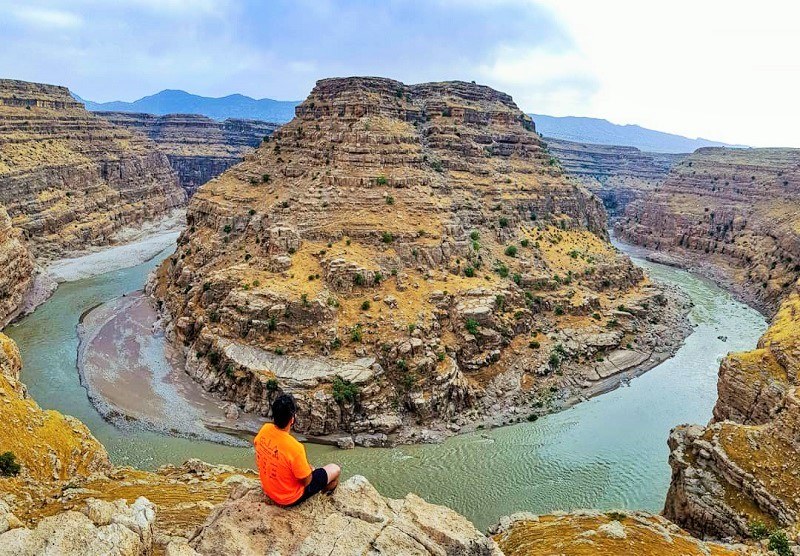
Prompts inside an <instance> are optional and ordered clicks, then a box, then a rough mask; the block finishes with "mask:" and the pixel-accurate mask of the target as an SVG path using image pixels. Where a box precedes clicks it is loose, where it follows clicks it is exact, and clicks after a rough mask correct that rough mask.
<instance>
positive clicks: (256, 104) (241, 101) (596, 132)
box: [73, 89, 745, 153]
mask: <svg viewBox="0 0 800 556" xmlns="http://www.w3.org/2000/svg"><path fill="white" fill-rule="evenodd" d="M73 96H74V97H75V99H76V100H78V101H80V102H82V103H84V104H85V105H86V108H87V110H91V111H93V112H98V111H114V112H145V113H147V114H157V115H161V116H163V115H165V114H203V115H204V116H208V117H209V118H213V119H215V120H225V119H228V118H245V119H250V120H264V121H267V122H275V123H286V122H288V121H289V120H291V119H292V118H294V107H295V106H297V105H298V104H300V101H293V100H272V99H271V98H262V99H255V98H251V97H248V96H245V95H239V94H233V95H228V96H225V97H220V98H212V97H203V96H200V95H193V94H191V93H187V92H186V91H180V90H175V89H165V90H163V91H161V92H160V93H156V94H154V95H150V96H146V97H143V98H140V99H139V100H135V101H133V102H123V101H119V100H117V101H113V102H92V101H91V100H85V99H82V98H81V97H79V96H78V95H75V94H73ZM530 116H531V117H532V118H533V120H534V122H536V129H537V131H538V132H539V133H540V134H542V135H544V136H545V137H552V138H554V139H563V140H565V141H575V142H578V143H596V144H600V145H621V146H627V147H637V148H638V149H640V150H643V151H649V152H659V153H690V152H692V151H694V150H695V149H698V148H700V147H744V146H745V145H729V144H727V143H721V142H719V141H709V140H707V139H690V138H689V137H683V136H681V135H674V134H672V133H664V132H662V131H655V130H652V129H646V128H643V127H640V126H638V125H617V124H612V123H611V122H609V121H607V120H600V119H597V118H582V117H576V116H566V117H555V116H545V115H543V114H530Z"/></svg>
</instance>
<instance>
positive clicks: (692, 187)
mask: <svg viewBox="0 0 800 556" xmlns="http://www.w3.org/2000/svg"><path fill="white" fill-rule="evenodd" d="M798 206H800V149H720V148H705V149H699V150H697V151H696V152H695V153H693V154H692V155H690V156H688V157H687V158H685V159H684V160H682V161H681V162H680V163H678V164H677V165H675V166H674V167H673V168H672V170H671V171H670V174H669V176H668V177H667V179H666V180H665V181H664V183H663V185H662V186H660V187H658V188H657V189H656V190H654V191H653V192H652V193H651V194H649V195H648V196H647V198H645V199H639V200H638V201H634V202H633V203H631V204H630V205H628V207H627V209H626V211H625V216H624V217H623V218H622V219H621V220H620V221H619V222H618V224H617V226H616V227H615V230H616V232H617V233H618V234H619V236H620V237H621V238H623V239H625V240H626V241H629V242H632V243H636V244H639V245H643V246H645V247H648V248H652V249H656V250H659V251H662V252H667V253H669V254H671V255H673V256H675V257H676V258H678V259H680V260H682V261H683V262H685V263H687V264H688V265H690V266H692V267H694V268H696V269H697V270H699V271H701V272H703V271H704V272H706V273H707V274H713V275H714V277H715V278H717V279H718V280H720V281H723V282H726V283H728V284H729V285H731V286H732V287H734V288H735V289H736V290H737V291H738V292H739V293H741V294H742V295H743V296H744V297H745V298H746V299H747V300H749V301H750V302H752V303H754V304H756V305H757V306H758V307H760V308H762V309H764V310H765V311H766V312H768V313H770V314H772V313H774V312H775V311H776V310H777V307H778V305H779V303H780V300H781V299H782V298H783V296H784V294H785V292H786V291H787V290H788V289H789V288H790V286H791V285H792V284H794V283H795V282H796V281H797V278H798V276H800V228H799V227H798V218H797V215H798Z"/></svg>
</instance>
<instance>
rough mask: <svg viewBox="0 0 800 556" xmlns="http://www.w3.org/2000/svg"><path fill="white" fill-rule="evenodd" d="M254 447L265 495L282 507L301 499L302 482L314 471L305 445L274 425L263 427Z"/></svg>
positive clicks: (268, 424)
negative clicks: (309, 462) (307, 456)
mask: <svg viewBox="0 0 800 556" xmlns="http://www.w3.org/2000/svg"><path fill="white" fill-rule="evenodd" d="M253 444H254V445H255V448H256V463H257V464H258V474H259V477H260V478H261V487H262V488H263V489H264V493H265V494H266V495H267V496H269V497H270V498H271V499H272V500H273V501H275V502H276V503H278V504H281V505H288V504H292V503H294V502H296V501H297V500H299V499H300V497H301V496H302V495H303V490H304V484H303V482H302V479H305V478H306V477H308V476H309V475H310V474H311V471H312V469H311V466H310V465H309V464H308V460H307V459H306V450H305V448H304V447H303V445H302V444H300V443H299V442H298V441H297V440H295V439H294V438H293V437H292V435H291V434H289V433H288V432H286V431H283V430H281V429H279V428H278V427H276V426H275V425H273V424H272V423H267V424H266V425H264V426H263V427H261V430H260V431H259V433H258V435H257V436H256V438H255V440H254V441H253Z"/></svg>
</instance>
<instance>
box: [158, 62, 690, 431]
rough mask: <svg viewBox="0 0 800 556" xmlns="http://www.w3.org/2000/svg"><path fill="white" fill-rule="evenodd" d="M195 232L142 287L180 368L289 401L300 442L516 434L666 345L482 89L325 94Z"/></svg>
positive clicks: (327, 85)
mask: <svg viewBox="0 0 800 556" xmlns="http://www.w3.org/2000/svg"><path fill="white" fill-rule="evenodd" d="M187 220H188V228H187V230H186V232H185V233H184V234H183V235H182V237H181V238H180V240H179V248H178V250H177V252H176V254H175V255H174V256H173V257H171V258H170V259H168V260H167V261H165V263H164V264H163V265H162V267H161V268H160V270H159V276H158V280H157V281H156V283H154V284H153V285H152V290H153V291H154V292H155V293H156V294H157V295H158V296H159V297H160V298H161V299H162V301H163V304H164V307H165V309H166V311H167V313H168V315H169V318H171V319H172V325H171V327H170V328H171V333H172V334H173V335H174V337H175V339H176V340H177V341H178V342H180V343H182V344H183V345H185V346H186V356H187V370H188V372H189V374H190V375H192V376H193V377H194V378H195V379H196V380H198V381H200V382H201V383H202V384H203V386H204V387H205V388H206V389H208V390H210V391H213V392H216V393H218V394H219V395H220V396H221V397H223V398H225V399H227V400H230V401H233V402H235V403H238V404H239V405H241V406H243V407H244V408H245V409H246V410H249V411H259V412H261V413H262V414H264V415H268V412H269V404H270V401H271V400H272V399H273V398H274V396H275V395H276V394H277V393H278V392H280V391H285V392H291V393H293V394H294V395H296V396H297V397H299V398H300V399H301V402H302V403H301V404H300V406H301V408H303V414H301V416H300V417H301V418H300V429H301V431H302V432H305V433H308V434H329V433H334V432H338V431H347V432H349V433H354V434H356V435H362V434H365V435H377V436H373V437H370V438H367V437H363V436H357V437H356V439H357V441H358V440H359V439H360V440H361V441H363V442H364V443H378V444H380V443H382V442H384V441H385V439H386V436H385V435H386V434H391V433H393V432H397V431H408V430H411V429H409V427H412V428H413V426H415V425H416V424H418V423H420V424H429V423H440V424H441V423H443V422H446V421H451V420H452V421H453V422H452V423H450V430H458V429H459V428H460V427H461V425H463V424H466V423H468V422H470V421H471V420H474V419H478V418H482V417H483V416H486V415H489V414H496V415H501V414H502V413H503V410H506V409H508V408H509V407H512V406H517V405H519V406H521V407H519V408H518V409H516V410H515V411H516V412H518V413H520V415H517V416H515V417H514V419H522V418H524V417H527V415H528V414H529V413H530V412H531V411H532V410H531V409H530V408H532V407H536V408H543V409H542V410H543V411H544V410H546V408H547V407H548V405H549V404H551V403H553V402H554V400H555V398H556V397H557V396H556V394H555V393H556V392H565V391H567V390H573V389H574V390H580V389H581V388H583V387H586V386H589V385H591V384H594V383H596V382H597V381H602V380H607V379H609V377H610V376H611V375H613V374H614V373H616V372H618V371H619V370H620V369H621V368H626V369H627V368H630V367H632V366H634V365H636V364H637V363H641V362H643V361H645V360H647V359H648V358H649V357H650V355H651V354H653V352H654V351H658V350H660V349H664V343H665V342H667V338H668V336H669V334H667V333H662V334H651V332H653V330H654V325H653V324H652V323H651V321H658V320H659V319H661V320H662V322H663V316H664V314H665V313H666V312H667V309H666V308H665V305H666V299H665V298H664V295H663V293H662V292H660V291H659V290H658V289H657V288H654V287H652V285H650V284H648V283H647V281H646V280H645V279H644V277H643V275H642V273H641V271H640V270H639V269H638V268H636V267H634V266H633V265H632V264H631V263H630V261H629V260H628V259H627V258H626V257H623V256H621V255H619V254H618V253H616V252H615V251H614V250H613V249H612V248H611V247H610V245H609V244H608V242H607V241H606V235H605V231H604V222H605V213H604V211H603V209H602V207H601V206H600V203H599V202H598V200H597V199H596V198H595V197H593V196H592V195H590V194H589V193H588V192H587V191H586V190H585V189H583V188H580V187H578V186H576V185H574V184H572V183H571V182H570V181H568V180H567V179H566V177H565V176H564V174H563V173H562V171H561V170H560V169H559V167H558V166H557V164H553V163H551V157H550V155H549V154H548V153H547V152H545V150H544V149H543V147H542V143H541V140H540V138H539V136H538V135H537V134H536V133H535V131H534V130H533V125H532V122H531V121H530V119H529V118H528V117H527V116H525V115H524V114H523V113H522V112H520V111H519V109H517V107H516V106H515V105H514V103H513V101H512V100H511V98H510V97H509V96H508V95H505V94H503V93H500V92H497V91H494V90H492V89H489V88H488V87H483V86H479V85H475V84H468V83H460V82H455V83H431V84H423V85H412V86H407V85H404V84H402V83H399V82H397V81H392V80H389V79H379V78H351V79H326V80H322V81H320V82H319V83H318V84H317V86H316V88H315V89H314V90H313V91H312V93H311V95H310V96H309V97H308V99H307V100H306V101H305V102H303V103H302V104H301V105H300V106H298V107H297V117H296V118H295V119H294V120H293V121H292V122H290V123H289V124H287V125H285V126H283V127H282V128H281V129H279V130H278V131H277V132H276V133H275V135H274V136H273V137H272V138H271V140H270V141H269V142H266V143H264V144H263V145H262V146H261V147H259V149H258V150H257V151H256V152H255V153H254V154H252V155H248V156H247V157H246V160H245V162H244V163H243V164H240V165H238V166H235V167H233V168H231V169H230V170H228V171H227V172H226V173H225V174H223V175H222V176H220V177H219V178H217V179H214V180H212V181H211V182H209V183H208V184H206V185H205V186H204V187H203V188H201V190H199V191H198V192H197V194H196V195H195V196H194V197H193V199H192V202H191V204H190V208H189V211H188V216H187ZM620 307H621V308H622V309H623V310H618V309H619V308H620ZM626 307H630V308H634V309H631V310H627V309H626ZM636 308H638V309H636ZM673 324H675V323H673ZM657 326H664V325H663V324H659V325H657ZM671 328H678V326H677V324H675V325H674V326H671ZM562 330H565V332H564V333H562V332H561V331H562ZM665 330H668V328H665ZM564 334H566V335H564ZM626 345H628V346H629V347H630V348H631V349H626V348H625V347H624V346H626ZM559 395H560V394H559ZM409 434H411V433H409ZM407 440H411V441H413V440H415V439H413V438H407Z"/></svg>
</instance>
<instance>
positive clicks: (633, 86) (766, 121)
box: [534, 0, 800, 147]
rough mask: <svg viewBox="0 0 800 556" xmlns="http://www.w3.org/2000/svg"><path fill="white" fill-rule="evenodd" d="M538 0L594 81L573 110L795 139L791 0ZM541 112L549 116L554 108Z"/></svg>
mask: <svg viewBox="0 0 800 556" xmlns="http://www.w3.org/2000/svg"><path fill="white" fill-rule="evenodd" d="M539 3H540V4H543V5H545V6H547V7H549V8H550V9H551V10H552V11H553V12H554V13H555V14H556V15H557V17H558V19H559V21H560V22H561V23H562V24H563V25H564V26H565V27H566V29H567V31H568V32H569V33H570V35H571V36H572V38H573V39H574V40H575V43H576V51H577V52H578V55H579V56H580V57H581V58H582V59H583V60H584V62H585V64H586V65H587V66H588V68H589V70H588V71H590V72H591V73H592V74H593V75H594V76H595V77H596V78H597V79H598V83H599V87H598V89H597V91H596V92H595V93H594V94H592V95H591V96H590V98H589V99H588V102H587V104H586V105H585V106H584V107H583V110H582V111H581V112H580V113H577V112H573V114H574V115H588V116H597V117H605V118H608V119H609V120H612V121H615V122H618V123H638V124H640V125H644V126H647V127H652V128H655V129H659V130H664V131H672V132H676V133H681V134H684V135H689V136H703V137H707V138H710V139H721V140H724V141H729V142H736V143H747V144H751V145H756V146H767V145H782V146H797V147H800V110H798V109H797V91H798V90H800V58H798V55H797V53H798V52H799V51H800V4H797V3H794V2H780V1H777V0H762V1H761V2H759V3H758V5H754V4H753V3H752V2H739V1H726V2H723V1H718V0H707V1H703V2H697V1H689V0H673V1H671V2H663V3H658V4H656V3H654V2H641V1H635V0H608V1H604V2H582V1H579V0H540V1H539ZM534 109H538V108H534ZM542 109H543V110H544V108H542ZM547 110H549V111H551V112H554V113H557V114H558V106H554V107H553V108H550V107H548V108H547Z"/></svg>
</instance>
